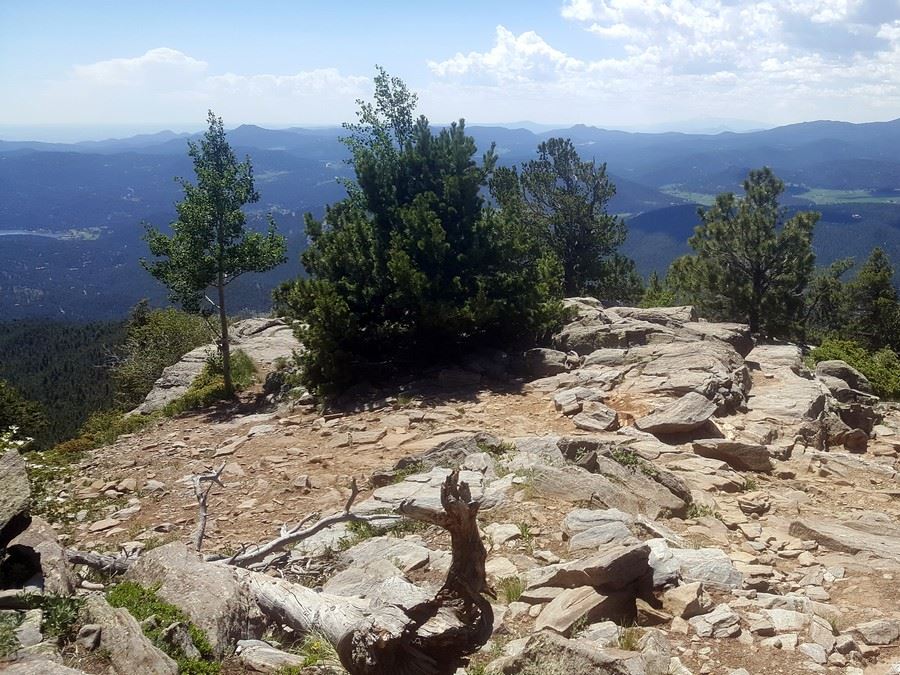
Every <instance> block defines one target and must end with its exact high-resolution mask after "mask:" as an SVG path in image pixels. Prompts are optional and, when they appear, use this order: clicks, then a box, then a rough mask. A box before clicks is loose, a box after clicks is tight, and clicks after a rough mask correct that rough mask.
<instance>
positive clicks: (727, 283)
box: [668, 167, 819, 335]
mask: <svg viewBox="0 0 900 675" xmlns="http://www.w3.org/2000/svg"><path fill="white" fill-rule="evenodd" d="M744 192H745V195H744V197H736V196H735V195H734V194H732V193H723V194H720V195H718V196H717V197H716V201H715V203H714V204H713V206H712V207H710V208H709V209H701V210H700V212H699V215H700V219H701V223H700V225H699V226H698V227H697V228H696V230H695V233H694V235H693V236H692V237H691V238H690V239H689V240H688V243H689V244H690V245H691V247H692V248H693V249H694V251H695V253H694V255H687V256H682V257H681V258H679V259H677V260H676V261H675V262H673V263H672V267H671V269H670V271H669V275H668V278H669V281H670V284H671V285H672V286H673V288H674V290H675V292H676V294H678V295H683V296H684V297H685V298H687V299H688V300H689V301H690V302H693V303H694V304H696V305H697V306H698V308H699V309H700V311H701V313H703V314H705V315H706V316H709V317H710V318H716V319H724V320H731V321H742V322H746V323H748V324H750V329H751V330H752V331H753V332H754V333H757V332H759V331H760V330H762V329H764V330H765V331H766V332H767V333H768V334H770V335H784V334H787V333H790V332H793V331H795V330H796V328H797V322H798V321H799V320H801V318H802V314H803V307H804V297H805V292H806V287H807V285H808V283H809V281H810V278H811V277H812V274H813V270H814V267H815V256H814V254H813V252H812V233H813V228H814V227H815V224H816V222H817V221H818V219H819V214H818V213H814V212H809V211H806V212H800V213H797V214H795V215H794V216H793V217H791V218H789V219H787V220H785V218H784V215H785V214H784V210H783V209H782V208H780V207H779V205H778V198H779V197H780V195H781V194H782V192H784V183H783V182H782V181H781V180H779V179H778V178H777V177H776V176H775V175H774V174H773V173H772V171H771V169H769V168H768V167H766V168H763V169H760V170H756V171H751V172H750V175H749V177H748V178H747V180H745V181H744Z"/></svg>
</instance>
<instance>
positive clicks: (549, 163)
mask: <svg viewBox="0 0 900 675" xmlns="http://www.w3.org/2000/svg"><path fill="white" fill-rule="evenodd" d="M537 152H538V157H537V159H533V160H531V161H528V162H525V163H524V164H523V165H522V167H521V171H519V170H518V169H516V168H515V167H513V168H507V167H503V168H500V169H498V170H497V171H496V173H495V175H494V176H493V178H492V179H491V182H490V187H491V194H492V195H493V197H494V199H495V200H496V201H497V203H498V204H499V206H500V208H501V209H502V210H503V211H504V212H505V213H508V214H511V215H512V216H513V217H515V218H518V219H521V220H522V221H523V222H524V223H525V224H526V225H527V226H529V227H531V228H532V229H533V230H534V232H535V233H536V234H537V236H539V237H540V239H541V241H542V242H543V243H544V244H545V245H546V246H547V247H548V248H549V249H550V250H551V251H552V252H553V253H554V255H555V256H556V257H557V259H558V260H559V262H560V263H561V265H562V270H563V290H564V292H565V294H566V295H567V296H574V295H594V296H596V297H599V298H601V299H608V300H612V301H625V302H628V301H633V300H637V299H638V298H639V297H640V293H641V282H640V278H639V277H638V276H637V273H636V271H635V267H634V262H633V261H632V260H630V259H629V258H626V257H625V256H623V255H622V254H620V253H619V252H618V248H619V246H621V245H622V244H623V243H624V241H625V236H626V228H625V223H624V221H623V220H622V219H621V218H618V217H616V216H614V215H611V214H609V213H607V210H606V209H607V206H608V204H609V200H610V199H611V198H612V197H613V196H614V195H615V193H616V187H615V185H614V184H613V183H612V182H611V181H610V179H609V176H607V174H606V164H597V163H596V161H595V160H593V159H592V160H590V161H584V160H582V159H581V158H580V157H579V156H578V151H577V150H576V149H575V146H574V144H573V143H572V141H571V140H570V139H563V138H551V139H549V140H547V141H545V142H543V143H541V144H540V145H539V146H538V149H537Z"/></svg>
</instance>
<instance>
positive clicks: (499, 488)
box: [353, 466, 513, 515]
mask: <svg viewBox="0 0 900 675" xmlns="http://www.w3.org/2000/svg"><path fill="white" fill-rule="evenodd" d="M450 473H451V471H450V469H445V468H444V467H440V466H436V467H434V468H433V469H432V470H431V471H429V472H428V473H418V474H414V475H411V476H407V477H406V478H405V479H404V480H402V481H400V482H399V483H394V484H393V485H385V486H384V487H380V488H378V489H377V490H375V491H374V492H373V493H372V496H371V497H370V498H369V499H367V500H365V501H363V502H360V503H359V504H357V505H356V506H355V507H354V509H353V511H354V512H355V513H359V514H360V515H366V514H373V513H382V512H384V511H386V510H390V511H393V510H395V509H396V508H397V507H399V506H400V504H402V503H403V502H404V501H406V500H412V501H415V502H416V503H418V504H421V505H425V506H428V507H432V508H434V509H436V510H440V508H441V485H443V484H444V480H446V478H447V476H449V475H450ZM459 481H460V483H463V482H464V483H466V484H468V486H469V489H470V490H471V492H472V498H473V499H477V500H480V501H481V508H482V509H483V510H487V509H490V508H492V507H494V506H497V505H499V504H502V503H503V502H504V501H505V499H506V492H507V491H508V490H509V489H510V488H511V487H512V481H513V476H512V474H510V475H508V476H504V477H503V478H500V479H497V480H493V481H491V480H489V479H487V478H486V477H485V475H484V474H482V473H481V472H480V471H460V473H459Z"/></svg>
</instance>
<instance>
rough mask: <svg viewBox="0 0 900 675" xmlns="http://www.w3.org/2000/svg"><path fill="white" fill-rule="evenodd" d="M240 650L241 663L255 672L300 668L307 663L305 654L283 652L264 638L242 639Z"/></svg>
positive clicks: (239, 644)
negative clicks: (263, 639)
mask: <svg viewBox="0 0 900 675" xmlns="http://www.w3.org/2000/svg"><path fill="white" fill-rule="evenodd" d="M238 650H239V654H240V659H241V664H242V665H244V666H245V667H246V668H248V669H249V670H251V671H253V672H255V673H278V672H283V671H285V670H288V669H292V668H294V669H298V670H299V669H302V668H303V666H304V665H306V659H305V658H304V657H303V656H299V655H298V654H290V653H288V652H283V651H281V650H280V649H276V648H275V647H273V646H272V645H270V644H269V643H268V642H263V641H262V640H241V641H240V642H238Z"/></svg>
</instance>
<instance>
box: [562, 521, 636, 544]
mask: <svg viewBox="0 0 900 675" xmlns="http://www.w3.org/2000/svg"><path fill="white" fill-rule="evenodd" d="M612 542H615V543H618V544H636V543H637V540H636V539H635V538H634V537H633V536H632V534H631V532H630V531H629V529H628V528H627V527H625V525H623V524H622V523H621V522H619V521H612V522H609V523H604V524H602V525H595V526H594V527H591V528H588V529H587V530H582V531H581V532H579V533H578V534H576V535H575V536H573V537H572V538H571V539H570V540H569V550H570V551H584V550H587V549H596V548H598V547H600V546H603V545H605V544H609V543H612Z"/></svg>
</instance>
